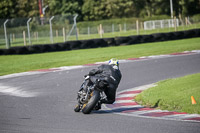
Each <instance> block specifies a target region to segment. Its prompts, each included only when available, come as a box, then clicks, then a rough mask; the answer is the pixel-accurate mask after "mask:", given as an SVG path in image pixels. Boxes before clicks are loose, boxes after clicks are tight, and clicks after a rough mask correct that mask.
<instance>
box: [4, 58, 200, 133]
mask: <svg viewBox="0 0 200 133" xmlns="http://www.w3.org/2000/svg"><path fill="white" fill-rule="evenodd" d="M95 67H96V66H95ZM92 68H94V67H85V68H79V69H74V70H66V71H58V72H49V73H41V74H35V75H29V76H19V77H13V78H3V79H1V80H0V87H1V92H0V133H68V132H69V133H94V132H96V133H122V132H124V133H125V132H126V133H129V132H139V133H147V132H148V133H149V132H150V133H161V132H170V133H171V132H173V133H180V132H181V133H188V132H190V133H197V132H200V124H199V123H195V122H182V121H171V120H159V119H149V118H139V117H130V116H122V115H116V114H114V113H112V112H110V113H107V112H103V111H101V112H99V113H98V112H95V113H92V114H90V115H83V114H82V113H75V112H74V111H73V108H74V105H75V104H76V92H77V91H78V89H79V87H80V85H81V83H82V81H83V78H82V77H83V75H84V74H86V73H87V72H88V71H89V70H90V69H92ZM120 69H121V71H122V75H123V78H122V81H121V83H120V85H119V88H118V91H122V90H125V89H129V88H134V87H137V86H141V85H146V84H151V83H154V82H157V81H160V80H163V79H167V78H175V77H181V76H184V75H188V74H193V73H199V72H200V54H191V55H181V56H175V57H167V58H161V59H148V60H141V61H133V62H127V63H121V64H120ZM2 90H4V91H2Z"/></svg>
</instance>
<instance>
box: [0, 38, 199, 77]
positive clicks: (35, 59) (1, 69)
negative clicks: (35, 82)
mask: <svg viewBox="0 0 200 133" xmlns="http://www.w3.org/2000/svg"><path fill="white" fill-rule="evenodd" d="M199 42H200V38H193V39H184V40H176V41H166V42H156V43H145V44H139V45H129V46H117V47H106V48H97V49H83V50H73V51H63V52H51V53H42V54H31V55H3V56H0V63H1V64H0V75H6V74H11V73H18V72H25V71H31V70H36V69H46V68H53V67H60V66H72V65H82V64H88V63H94V62H99V61H106V60H109V59H110V58H113V57H115V58H118V59H127V58H136V57H141V56H149V55H159V54H168V53H174V52H182V51H186V50H197V49H200V44H199Z"/></svg>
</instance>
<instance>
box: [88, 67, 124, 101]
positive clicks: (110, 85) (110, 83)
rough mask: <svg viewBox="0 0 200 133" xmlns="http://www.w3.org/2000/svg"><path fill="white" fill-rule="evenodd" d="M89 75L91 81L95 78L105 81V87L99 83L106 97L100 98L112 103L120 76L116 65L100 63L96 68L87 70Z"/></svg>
mask: <svg viewBox="0 0 200 133" xmlns="http://www.w3.org/2000/svg"><path fill="white" fill-rule="evenodd" d="M89 75H90V77H91V81H92V82H93V83H94V82H95V81H96V79H101V80H103V81H105V82H106V83H107V85H106V87H104V86H102V85H100V86H101V87H104V89H103V90H104V92H105V94H106V96H107V99H106V100H105V99H104V100H102V103H106V104H112V103H114V102H115V94H116V90H117V87H118V85H119V83H120V80H121V77H122V75H121V72H120V70H119V69H118V67H117V66H113V65H101V66H99V67H98V69H92V70H91V71H90V72H89ZM99 84H101V82H100V83H99Z"/></svg>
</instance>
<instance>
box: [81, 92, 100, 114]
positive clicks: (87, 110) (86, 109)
mask: <svg viewBox="0 0 200 133" xmlns="http://www.w3.org/2000/svg"><path fill="white" fill-rule="evenodd" d="M99 100H100V92H99V91H97V90H94V91H93V94H92V97H91V98H90V100H89V102H88V103H87V104H85V105H83V108H82V112H83V113H84V114H89V113H90V112H91V111H92V110H93V108H94V107H95V106H96V104H97V103H98V101H99Z"/></svg>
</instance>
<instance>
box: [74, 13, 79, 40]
mask: <svg viewBox="0 0 200 133" xmlns="http://www.w3.org/2000/svg"><path fill="white" fill-rule="evenodd" d="M77 17H78V15H77V14H76V15H75V17H74V28H75V31H76V40H78V30H77V25H76V18H77Z"/></svg>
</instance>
